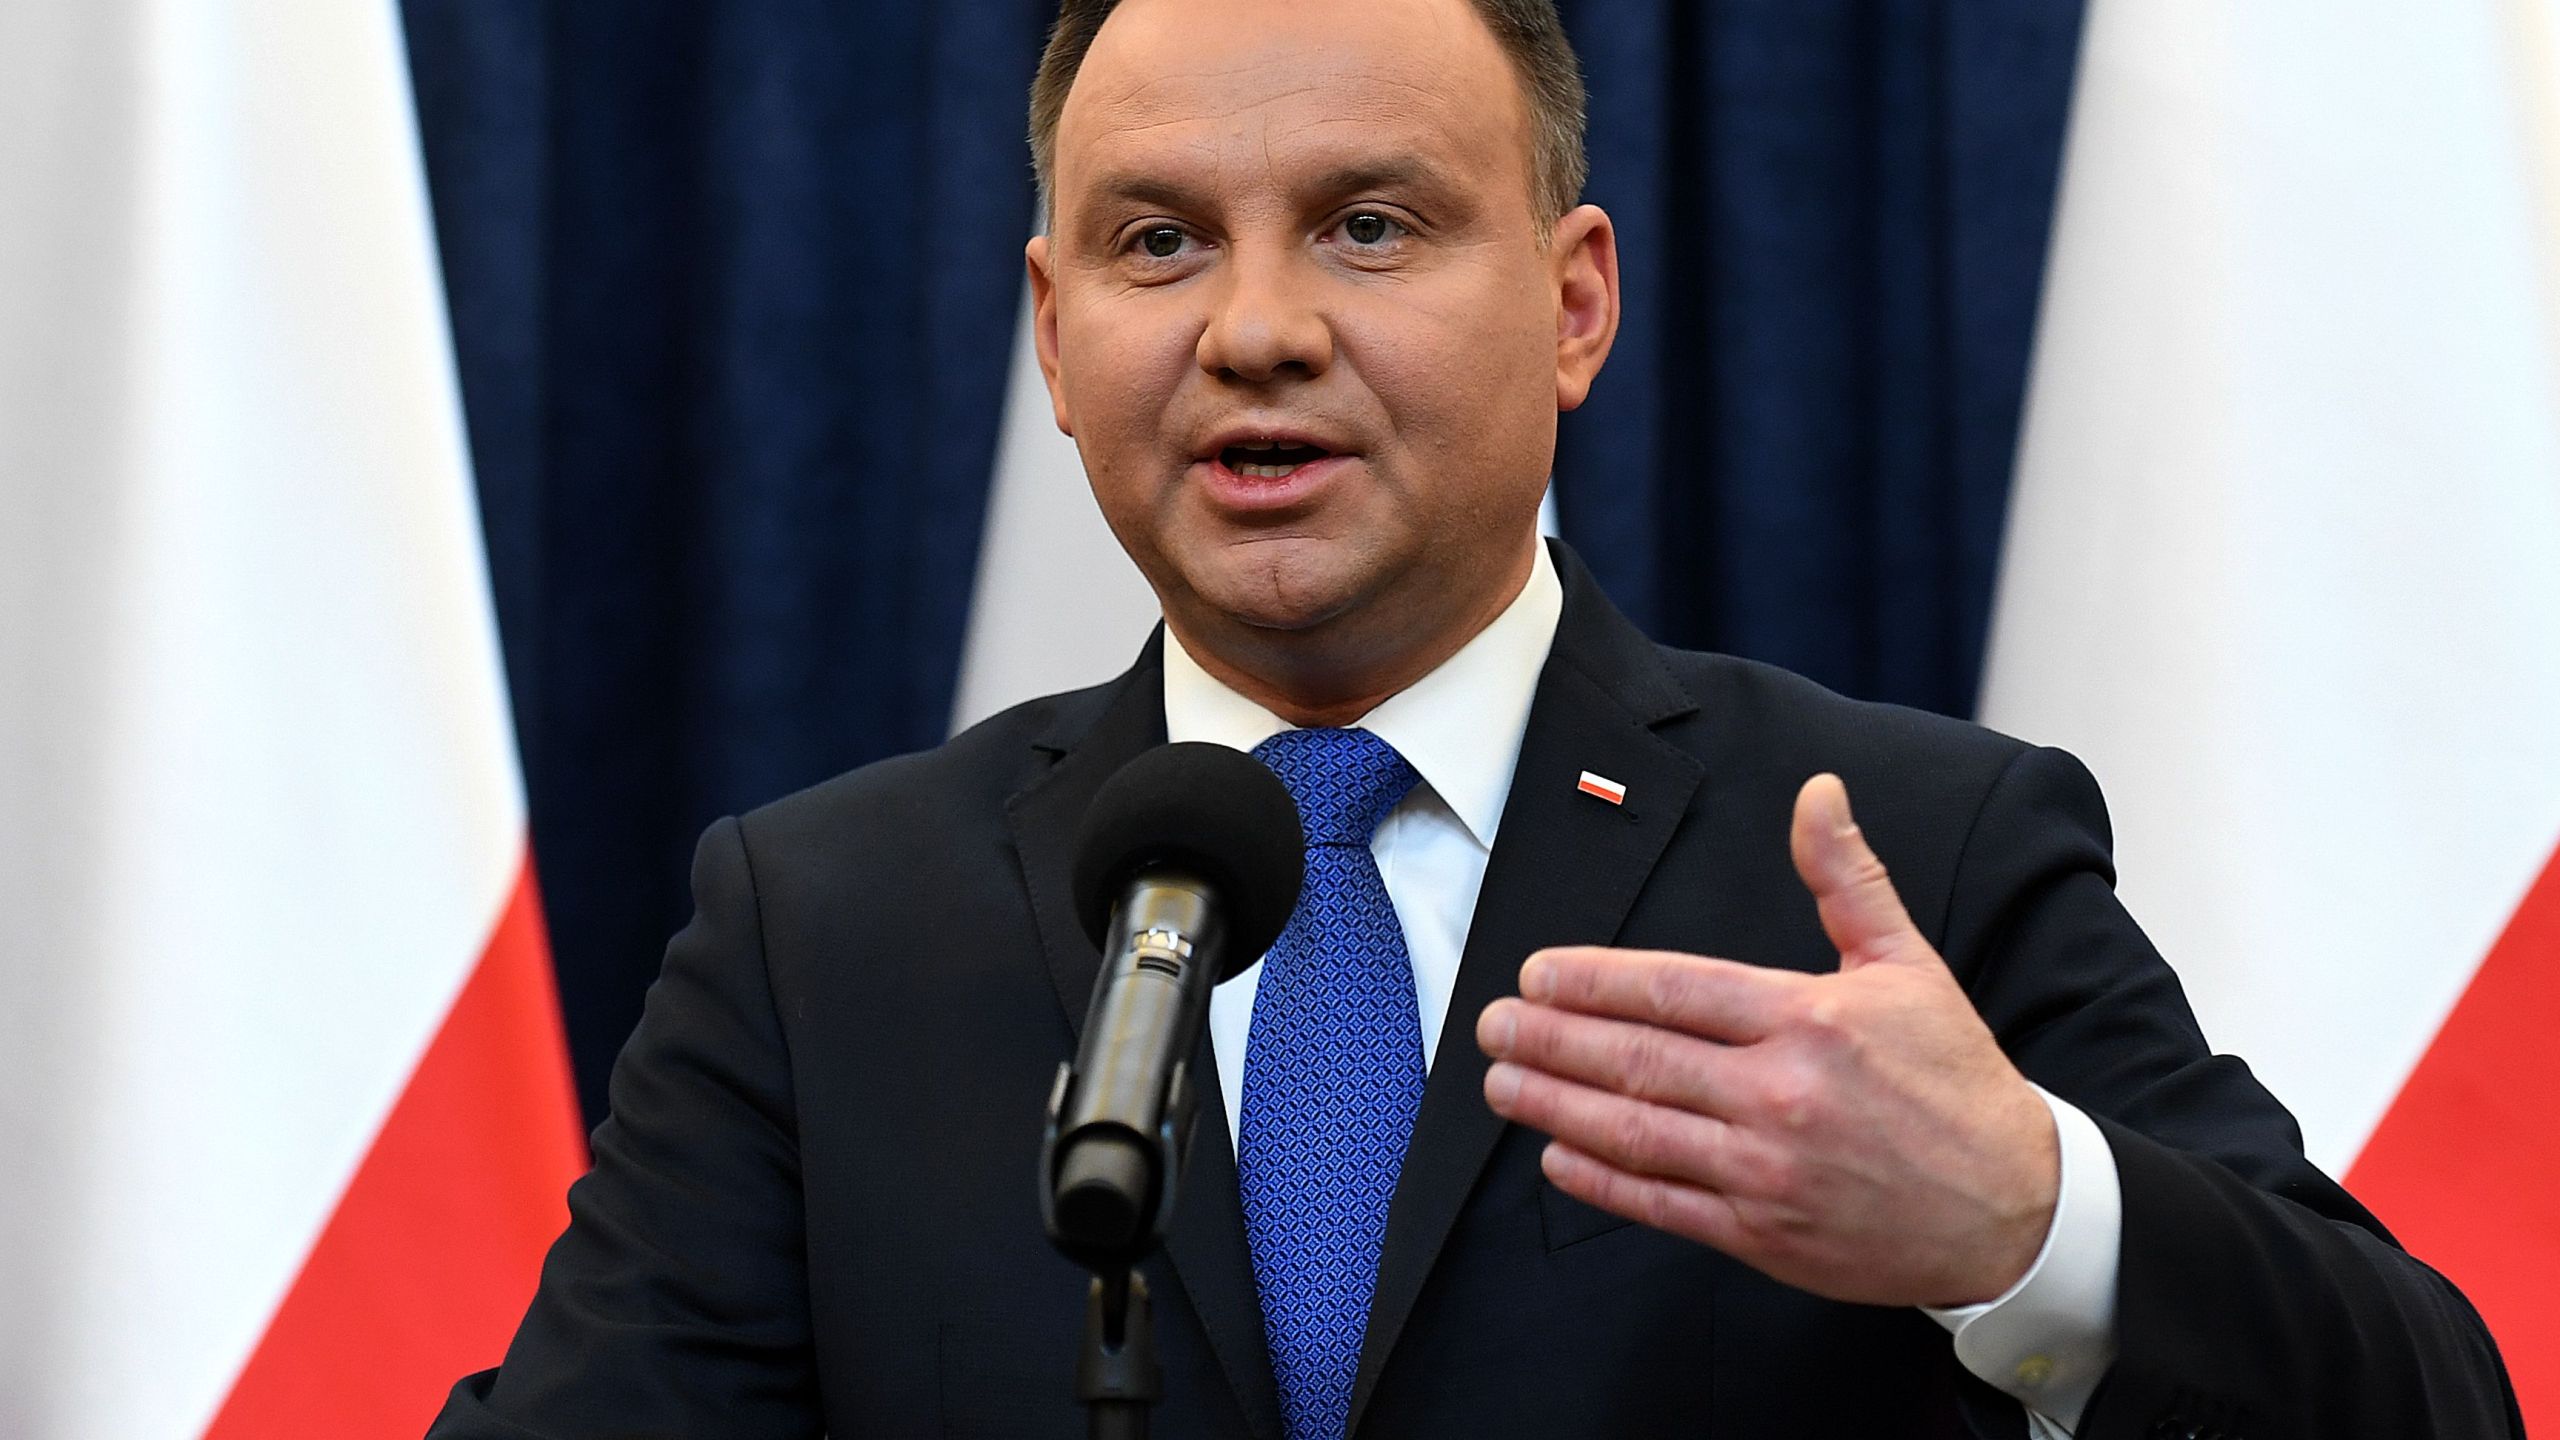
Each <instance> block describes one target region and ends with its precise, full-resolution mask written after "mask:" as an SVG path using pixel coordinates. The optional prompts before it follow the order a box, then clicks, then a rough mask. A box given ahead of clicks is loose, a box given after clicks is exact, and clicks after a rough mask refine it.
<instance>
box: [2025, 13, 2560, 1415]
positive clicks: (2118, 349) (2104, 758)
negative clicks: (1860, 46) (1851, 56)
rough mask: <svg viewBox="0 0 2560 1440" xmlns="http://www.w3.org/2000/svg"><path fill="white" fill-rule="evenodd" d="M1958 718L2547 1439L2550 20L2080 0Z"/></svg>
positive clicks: (2555, 721) (2559, 272)
mask: <svg viewBox="0 0 2560 1440" xmlns="http://www.w3.org/2000/svg"><path fill="white" fill-rule="evenodd" d="M2088 26H2089V28H2088V32H2087V40H2086V47H2085V50H2084V53H2083V60H2082V69H2081V75H2080V81H2079V94H2078V98H2077V107H2076V109H2075V112H2074V115H2073V119H2072V135H2071V139H2070V144H2069V156H2068V161H2067V164H2066V168H2065V172H2064V180H2063V187H2062V205H2061V210H2060V215H2059V219H2058V225H2057V229H2056V232H2055V241H2054V249H2053V258H2052V264H2051V271H2050V275H2049V279H2048V284H2047V289H2046V299H2045V311H2044V318H2043V322H2042V325H2043V328H2042V333H2041V336H2040V339H2039V344H2038V353H2037V357H2036V369H2035V376H2034V382H2033V386H2032V389H2031V394H2030V397H2029V404H2028V421H2027V428H2026V434H2025V439H2024V442H2023V448H2022V450H2021V454H2020V462H2019V479H2018V488H2017V493H2016V498H2015V500H2014V503H2013V506H2012V509H2011V516H2010V532H2009V541H2008V549H2007V554H2006V560H2005V569H2004V573H2003V575H2002V580H2001V589H2000V596H1999V604H1998V616H1997V620H1996V623H1995V625H1994V627H1993V637H1992V646H1991V661H1990V669H1989V675H1988V678H1987V681H1986V684H1985V691H1984V697H1983V712H1984V718H1985V719H1986V720H1987V721H1988V722H1989V723H1991V724H1992V725H1995V726H1997V727H1999V728H2001V729H2005V730H2009V731H2012V732H2014V733H2016V734H2019V735H2022V736H2026V737H2029V738H2032V739H2035V740H2039V741H2044V742H2048V743H2052V744H2057V745H2062V746H2066V747H2068V748H2070V749H2073V750H2075V751H2077V752H2078V753H2080V754H2081V755H2082V756H2083V757H2085V758H2086V759H2087V760H2088V761H2089V762H2090V764H2091V766H2092V768H2093V769H2095V771H2096V772H2097V774H2098V777H2099V779H2100V780H2101V781H2102V782H2103V783H2104V785H2105V787H2106V790H2107V795H2108V798H2109V800H2110V802H2111V803H2112V806H2113V809H2114V814H2115V821H2116V832H2117V840H2118V845H2117V852H2118V859H2119V862H2120V865H2121V867H2122V872H2123V891H2124V895H2125V898H2126V900H2127V902H2128V904H2129V905H2130V906H2131V907H2132V909H2133V911H2134V913H2135V914H2136V915H2137V916H2139V917H2140V918H2141V920H2142V921H2143V923H2144V925H2145V926H2146V927H2147V928H2148V929H2149V930H2150V932H2151V934H2152V936H2153V937H2154V938H2155V939H2156V940H2157V941H2158V942H2159V945H2160V948H2161V949H2162V951H2163V952H2165V953H2166V954H2167V955H2168V956H2169V957H2170V959H2171V961H2172V962H2173V963H2175V964H2176V965H2177V966H2178V968H2179V971H2180V974H2181V975H2182V976H2183V977H2184V978H2185V980H2186V984H2187V988H2188V991H2189V993H2190V994H2191V996H2192V997H2193V999H2194V1002H2195V1006H2196V1010H2197V1013H2198V1015H2199V1017H2200V1018H2201V1020H2202V1021H2203V1024H2204V1028H2205V1034H2206V1037H2207V1039H2209V1040H2210V1041H2211V1042H2212V1043H2213V1044H2214V1046H2215V1048H2217V1049H2220V1050H2225V1051H2230V1052H2234V1053H2237V1054H2240V1055H2243V1056H2245V1057H2246V1058H2247V1059H2248V1060H2249V1061H2250V1062H2251V1064H2252V1065H2253V1066H2254V1067H2255V1068H2256V1069H2257V1070H2258V1072H2259V1073H2260V1075H2261V1076H2263V1078H2264V1079H2265V1080H2266V1081H2267V1083H2268V1084H2269V1085H2270V1087H2271V1088H2273V1089H2274V1090H2275V1092H2276V1093H2277V1094H2278V1095H2279V1096H2280V1097H2282V1098H2283V1099H2284V1100H2285V1101H2286V1102H2287V1103H2288V1104H2290V1105H2291V1106H2292V1107H2293V1109H2294V1112H2295V1113H2296V1114H2297V1115H2299V1116H2300V1117H2301V1119H2302V1124H2303V1131H2304V1135H2305V1138H2306V1141H2307V1143H2308V1146H2309V1148H2310V1152H2311V1155H2312V1157H2313V1158H2314V1159H2315V1160H2317V1161H2319V1162H2321V1163H2322V1164H2323V1165H2325V1166H2326V1167H2328V1168H2329V1169H2331V1170H2332V1171H2333V1172H2334V1173H2343V1174H2344V1175H2345V1177H2346V1179H2347V1182H2348V1184H2349V1186H2350V1188H2351V1189H2353V1190H2354V1191H2355V1192H2356V1193H2357V1195H2358V1196H2359V1197H2360V1198H2362V1199H2363V1200H2364V1201H2365V1202H2366V1203H2367V1204H2368V1205H2370V1206H2371V1207H2372V1208H2373V1209H2374V1210H2375V1211H2376V1213H2378V1214H2379V1215H2380V1216H2381V1217H2382V1219H2383V1221H2384V1222H2385V1223H2386V1224H2388V1225H2389V1226H2391V1227H2392V1229H2393V1230H2394V1232H2395V1233H2396V1234H2398V1235H2399V1236H2400V1238H2401V1239H2402V1240H2403V1241H2404V1242H2405V1243H2406V1244H2408V1246H2409V1247H2410V1249H2411V1250H2413V1251H2414V1252H2415V1253H2416V1254H2418V1255H2419V1256H2420V1258H2422V1259H2425V1260H2427V1261H2428V1262H2430V1263H2432V1264H2434V1265H2436V1266H2437V1267H2438V1268H2439V1269H2442V1270H2444V1271H2446V1272H2447V1273H2448V1274H2450V1275H2452V1276H2453V1277H2454V1278H2455V1279H2456V1280H2458V1281H2459V1282H2460V1283H2461V1284H2462V1285H2463V1287H2464V1288H2465V1290H2466V1291H2467V1292H2468V1293H2469V1294H2470V1295H2471V1297H2472V1298H2473V1300H2474V1301H2475V1302H2477V1303H2478V1305H2479V1306H2480V1308H2481V1310H2482V1312H2483V1313H2484V1314H2485V1316H2486V1317H2487V1319H2488V1321H2489V1325H2490V1328H2491V1330H2492V1331H2493V1332H2494V1333H2495V1335H2496V1336H2497V1338H2498V1341H2499V1344H2500V1346H2501V1348H2502V1350H2503V1351H2504V1353H2505V1355H2506V1358H2507V1361H2508V1364H2509V1367H2510V1368H2511V1369H2512V1371H2513V1372H2514V1374H2515V1377H2516V1381H2517V1387H2518V1390H2519V1392H2520V1394H2521V1396H2522V1398H2523V1402H2524V1409H2525V1415H2526V1418H2527V1420H2528V1422H2530V1423H2532V1424H2533V1426H2534V1428H2535V1429H2536V1430H2537V1431H2538V1430H2540V1429H2542V1428H2554V1427H2560V1065H2555V1064H2554V1063H2553V1058H2552V1057H2553V1053H2554V1045H2555V1042H2556V1041H2560V859H2556V858H2555V855H2554V849H2555V846H2560V52H2555V45H2560V0H2441V3H2437V4H2430V5H2406V4H2393V3H2382V0H2243V3H2233V0H2095V3H2093V4H2092V5H2091V7H2090V11H2089V20H2088Z"/></svg>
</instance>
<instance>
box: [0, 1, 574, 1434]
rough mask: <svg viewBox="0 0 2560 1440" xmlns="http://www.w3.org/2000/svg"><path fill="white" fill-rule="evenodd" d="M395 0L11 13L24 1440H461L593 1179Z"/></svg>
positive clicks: (6, 718)
mask: <svg viewBox="0 0 2560 1440" xmlns="http://www.w3.org/2000/svg"><path fill="white" fill-rule="evenodd" d="M485 572H486V565H485V560H484V555H483V551H482V544H481V537H480V534H479V530H478V522H477V518H476V514H475V510H474V504H473V496H472V491H471V486H470V478H469V472H468V468H467V464H466V460H465V451H464V446H463V439H462V429H461V420H460V414H459V408H458V404H457V400H456V393H455V385H454V378H453V367H452V361H451V355H450V346H449V343H448V338H447V330H446V322H445V316H444V309H443V300H442V294H441V287H440V285H439V282H438V274H437V269H436V265H435V260H434V252H433V245H432V241H431V232H430V229H429V226H428V219H427V206H426V199H425V191H424V187H423V184H422V180H421V173H420V164H419V155H418V146H417V137H416V126H415V122H414V117H413V112H412V109H411V106H410V100H409V90H408V79H407V72H406V68H405V63H404V58H403V54H402V49H401V43H400V32H399V22H398V14H397V11H396V9H395V6H394V5H393V3H392V0H196V3H186V4H168V3H153V0H85V3H80V4H26V5H9V6H4V7H0V891H5V896H6V904H5V906H0V916H5V924H6V926H7V929H8V934H7V938H6V941H5V944H0V1236H5V1242H0V1434H6V1435H9V1436H11V1437H25V1440H87V1437H92V1436H119V1437H131V1440H161V1437H195V1436H208V1435H209V1436H215V1437H224V1440H229V1437H243V1440H247V1437H256V1440H272V1437H280V1436H322V1435H325V1436H330V1437H333V1440H368V1437H393V1436H399V1437H412V1436H415V1435H417V1434H419V1433H420V1432H421V1431H423V1429H424V1428H425V1426H426V1423H427V1421H428V1419H429V1417H430V1416H431V1415H432V1414H433V1413H434V1411H435V1408H436V1406H437V1404H438V1403H439V1401H440V1399H441V1396H442V1394H443V1392H444V1390H445V1388H446V1387H447V1386H448V1385H449V1384H450V1383H451V1382H452V1380H453V1379H454V1378H455V1377H456V1376H457V1375H459V1374H460V1373H461V1372H463V1371H464V1370H467V1369H470V1368H474V1367H477V1366H483V1365H488V1364H492V1363H494V1362H495V1361H496V1359H497V1358H498V1356H499V1354H500V1353H501V1351H502V1349H503V1346H504V1344H505V1341H506V1337H507V1336H508V1334H509V1333H510V1332H511V1331H512V1329H513V1327H514V1324H515V1322H516V1320H517V1318H518V1317H519V1316H520V1315H521V1313H522V1311H523V1307H524V1304H525V1301H526V1300H527V1299H528V1298H529V1297H530V1295H531V1293H532V1289H533V1285H534V1281H535V1276H536V1269H537V1267H538V1264H539V1260H540V1256H541V1253H542V1250H543V1248H544V1247H545V1246H546V1245H547V1244H548V1242H549V1240H550V1239H551V1237H552V1236H553V1235H554V1234H556V1233H557V1231H558V1230H559V1228H560V1226H561V1224H562V1223H563V1221H564V1220H565V1211H564V1209H563V1207H562V1204H561V1196H562V1193H563V1190H564V1188H565V1187H566V1185H567V1183H568V1181H569V1180H570V1179H571V1178H573V1177H574V1175H575V1174H576V1173H577V1171H578V1169H579V1168H580V1166H581V1165H582V1163H583V1156H582V1145H581V1141H580V1138H579V1133H578V1124H577V1119H576V1114H575V1109H574V1101H573V1097H572V1093H571V1088H570V1084H569V1077H568V1070H567V1062H566V1055H565V1051H564V1048H563V1045H562V1040H561V1034H560V1026H559V1018H558V1010H557V1004H556V1001H555V999H554V996H553V989H552V978H551V973H550V964H549V959H548V956H547V953H546V948H545V944H544V940H543V935H542V926H541V921H540V917H539V912H538V907H537V905H536V903H535V897H534V890H533V885H532V879H531V875H530V870H529V866H528V862H527V849H526V828H525V813H524V803H523V795H522V786H521V784H520V782H519V779H518V771H517V765H516V760H515V753H514V747H513V742H512V739H511V736H510V731H509V724H508V715H507V706H506V697H505V690H504V685H503V681H502V677H501V671H500V666H499V659H498V650H497V645H496V634H495V627H494V624H493V621H492V617H491V612H490V602H489V594H488V585H487V579H486V573H485Z"/></svg>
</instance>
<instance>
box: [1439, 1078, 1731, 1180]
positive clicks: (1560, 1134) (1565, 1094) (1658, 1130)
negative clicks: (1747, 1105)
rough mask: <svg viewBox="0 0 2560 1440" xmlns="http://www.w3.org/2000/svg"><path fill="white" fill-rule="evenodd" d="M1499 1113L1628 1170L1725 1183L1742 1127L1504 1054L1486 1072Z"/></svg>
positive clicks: (1488, 1098)
mask: <svg viewBox="0 0 2560 1440" xmlns="http://www.w3.org/2000/svg"><path fill="white" fill-rule="evenodd" d="M1484 1095H1485V1101H1486V1103H1488V1104H1490V1105H1491V1106H1492V1107H1493V1109H1494V1113H1495V1114H1498V1115H1500V1116H1502V1117H1503V1118H1504V1119H1506V1120H1513V1121H1517V1122H1519V1123H1520V1124H1523V1125H1526V1126H1528V1127H1529V1128H1530V1129H1532V1130H1542V1131H1544V1132H1546V1133H1547V1134H1548V1135H1550V1136H1552V1137H1554V1138H1555V1139H1558V1140H1561V1141H1563V1142H1564V1143H1565V1144H1567V1145H1570V1146H1572V1147H1573V1148H1574V1149H1576V1150H1580V1151H1582V1152H1584V1153H1585V1154H1589V1155H1593V1156H1597V1157H1598V1158H1600V1159H1603V1160H1606V1161H1608V1162H1609V1163H1610V1164H1612V1165H1614V1166H1616V1167H1617V1168H1619V1169H1621V1170H1625V1171H1628V1172H1630V1173H1632V1174H1637V1175H1655V1176H1660V1177H1662V1178H1664V1179H1667V1180H1679V1181H1683V1182H1685V1183H1688V1184H1692V1185H1701V1186H1704V1187H1706V1188H1708V1189H1721V1188H1723V1186H1722V1185H1721V1184H1719V1181H1720V1180H1721V1179H1722V1178H1723V1177H1724V1175H1725V1173H1726V1170H1727V1159H1726V1156H1727V1152H1728V1151H1729V1150H1730V1149H1731V1148H1732V1147H1733V1146H1734V1144H1735V1143H1736V1134H1737V1132H1736V1131H1735V1130H1734V1128H1733V1127H1732V1126H1730V1125H1727V1124H1726V1123H1725V1122H1724V1121H1722V1120H1719V1119H1717V1118H1716V1117H1714V1116H1712V1115H1696V1114H1692V1113H1690V1112H1689V1111H1686V1110H1680V1109H1675V1108H1673V1107H1671V1106H1668V1105H1656V1104H1653V1103H1651V1102H1649V1101H1644V1100H1630V1099H1628V1098H1627V1097H1625V1096H1623V1095H1612V1094H1610V1093H1609V1092H1608V1091H1606V1090H1599V1089H1594V1088H1593V1087H1591V1086H1588V1085H1583V1084H1578V1083H1576V1082H1574V1081H1571V1080H1560V1079H1558V1078H1556V1077H1555V1076H1553V1075H1548V1074H1545V1073H1543V1072H1541V1071H1537V1070H1533V1069H1530V1068H1529V1067H1527V1066H1525V1065H1515V1064H1513V1063H1511V1062H1510V1061H1507V1060H1506V1061H1500V1062H1497V1063H1496V1064H1495V1065H1494V1066H1493V1067H1492V1068H1491V1069H1489V1070H1487V1071H1486V1072H1485V1076H1484Z"/></svg>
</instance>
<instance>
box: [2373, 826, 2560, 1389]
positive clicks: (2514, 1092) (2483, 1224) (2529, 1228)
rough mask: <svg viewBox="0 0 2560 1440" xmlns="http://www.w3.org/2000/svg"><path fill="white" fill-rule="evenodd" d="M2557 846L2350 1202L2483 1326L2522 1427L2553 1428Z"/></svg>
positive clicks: (2383, 1135) (2559, 1103)
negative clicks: (2460, 1298)
mask: <svg viewBox="0 0 2560 1440" xmlns="http://www.w3.org/2000/svg"><path fill="white" fill-rule="evenodd" d="M2555 1040H2560V854H2555V855H2554V856H2553V857H2552V860H2551V863H2550V864H2549V865H2548V866H2547V867H2545V868H2544V870H2543V872H2542V878H2540V879H2539V880H2536V881H2535V882H2534V885H2533V888H2532V890H2530V891H2528V892H2527V893H2526V895H2525V900H2524V904H2523V906H2522V907H2521V908H2519V909H2518V910H2517V911H2516V915H2515V918H2514V919H2513V920H2511V921H2509V922H2508V924H2507V930H2506V933H2505V934H2504V935H2502V936H2500V937H2499V938H2498V943H2497V944H2496V945H2495V946H2493V947H2491V949H2490V951H2489V958H2488V959H2487V960H2485V961H2483V962H2481V965H2480V973H2479V974H2477V975H2475V976H2473V977H2472V979H2471V986H2470V988H2469V989H2467V990H2465V991H2464V992H2463V995H2462V999H2461V1001H2460V1002H2459V1003H2457V1004H2456V1005H2455V1006H2454V1007H2453V1013H2452V1014H2451V1015H2449V1016H2447V1017H2445V1022H2444V1028H2443V1029H2441V1030H2439V1031H2437V1032H2436V1038H2435V1041H2434V1043H2433V1044H2431V1045H2429V1046H2428V1047H2427V1052H2426V1054H2425V1055H2423V1056H2421V1057H2420V1058H2419V1060H2418V1066H2417V1068H2416V1069H2415V1070H2413V1071H2412V1072H2410V1075H2409V1083H2408V1084H2407V1085H2405V1086H2403V1087H2402V1088H2401V1091H2400V1094H2399V1097H2398V1098H2397V1099H2395V1100H2393V1101H2392V1102H2391V1109H2390V1111H2389V1112H2388V1113H2386V1114H2385V1115H2384V1116H2383V1117H2382V1123H2381V1124H2380V1125H2379V1126H2377V1127H2375V1129H2374V1132H2373V1138H2372V1139H2371V1140H2369V1141H2367V1142H2366V1143H2365V1147H2364V1153H2363V1154H2362V1155H2359V1156H2358V1157H2356V1163H2355V1165H2354V1166H2353V1167H2352V1168H2351V1169H2349V1170H2348V1172H2347V1184H2348V1186H2349V1187H2350V1188H2351V1189H2353V1190H2354V1191H2355V1193H2356V1196H2357V1198H2359V1199H2361V1200H2363V1201H2364V1202H2365V1203H2366V1204H2367V1205H2369V1206H2371V1207H2373V1212H2374V1213H2375V1214H2376V1215H2379V1216H2380V1217H2382V1223H2384V1224H2386V1225H2388V1226H2390V1227H2391V1229H2392V1233H2394V1234H2396V1235H2398V1236H2399V1237H2400V1240H2401V1243H2402V1244H2405V1245H2407V1246H2408V1247H2409V1250H2410V1253H2412V1254H2414V1255H2416V1256H2417V1257H2418V1258H2420V1259H2422V1260H2424V1261H2426V1262H2427V1263H2428V1264H2430V1265H2433V1266H2435V1267H2436V1268H2437V1269H2438V1270H2441V1271H2443V1272H2444V1273H2445V1274H2446V1275H2448V1276H2450V1277H2452V1279H2453V1281H2454V1283H2456V1284H2458V1285H2460V1286H2461V1287H2462V1291H2463V1293H2464V1294H2465V1295H2468V1296H2470V1297H2471V1302H2472V1303H2473V1304H2474V1305H2477V1306H2479V1307H2480V1314H2481V1316H2482V1317H2483V1318H2484V1319H2486V1320H2487V1321H2488V1322H2489V1332H2490V1333H2491V1334H2492V1335H2495V1336H2496V1337H2497V1340H2498V1349H2499V1351H2500V1352H2501V1353H2502V1354H2504V1355H2505V1357H2506V1361H2507V1370H2508V1372H2509V1373H2510V1374H2511V1375H2513V1376H2514V1377H2515V1383H2516V1395H2517V1397H2518V1399H2519V1400H2521V1401H2522V1403H2523V1405H2524V1417H2525V1428H2526V1430H2527V1432H2528V1433H2531V1434H2540V1433H2542V1432H2543V1431H2545V1430H2555V1431H2560V1303H2555V1301H2554V1297H2556V1296H2560V1069H2555V1068H2554V1066H2553V1065H2552V1052H2553V1046H2554V1043H2555Z"/></svg>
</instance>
